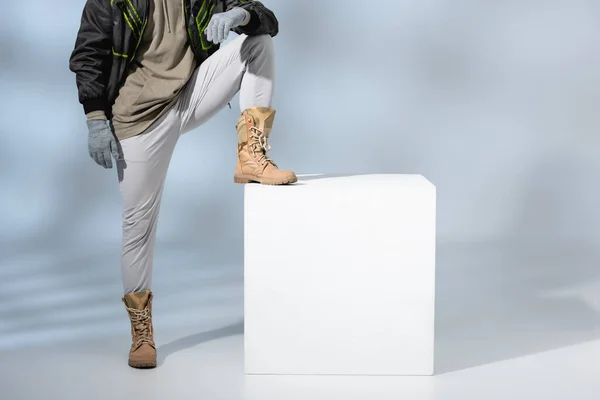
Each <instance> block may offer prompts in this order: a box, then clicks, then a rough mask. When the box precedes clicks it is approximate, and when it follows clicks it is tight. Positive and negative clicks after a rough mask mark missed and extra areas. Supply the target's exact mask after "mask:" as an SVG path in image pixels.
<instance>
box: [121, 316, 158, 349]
mask: <svg viewBox="0 0 600 400" xmlns="http://www.w3.org/2000/svg"><path fill="white" fill-rule="evenodd" d="M127 311H128V312H129V317H130V319H131V325H132V327H133V330H134V332H135V335H134V336H135V337H134V343H135V347H139V346H141V345H142V344H144V343H147V344H150V345H154V341H153V340H152V321H151V318H152V316H151V315H150V309H149V308H145V309H143V310H136V309H134V308H128V307H127Z"/></svg>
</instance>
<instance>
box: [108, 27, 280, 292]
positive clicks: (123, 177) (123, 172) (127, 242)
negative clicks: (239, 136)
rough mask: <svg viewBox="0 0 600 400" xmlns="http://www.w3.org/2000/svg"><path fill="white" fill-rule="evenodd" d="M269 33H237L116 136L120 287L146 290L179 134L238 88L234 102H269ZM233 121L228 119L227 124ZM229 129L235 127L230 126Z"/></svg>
mask: <svg viewBox="0 0 600 400" xmlns="http://www.w3.org/2000/svg"><path fill="white" fill-rule="evenodd" d="M274 79H275V66H274V48H273V39H272V38H271V37H270V36H268V35H260V36H246V35H240V36H239V37H237V38H235V39H234V40H232V41H231V42H230V43H229V44H227V45H226V46H224V47H222V48H221V49H219V50H218V51H217V52H216V53H215V54H213V55H212V56H211V57H210V58H208V59H207V60H206V61H204V62H203V63H202V64H201V65H200V67H198V68H197V69H196V71H195V72H194V74H193V76H192V77H191V78H190V81H189V82H188V84H187V85H186V87H185V88H184V89H183V90H182V92H181V94H180V95H179V98H178V100H177V102H176V103H175V104H174V105H173V106H172V107H171V109H170V110H169V111H167V112H166V113H165V114H164V115H163V116H162V117H161V118H160V119H158V120H157V121H156V122H155V123H154V124H152V125H151V126H150V127H149V128H148V129H147V130H146V131H145V132H144V133H142V134H141V135H138V136H134V137H132V138H128V139H124V140H121V141H120V143H119V144H120V148H121V149H120V150H121V153H122V154H121V158H122V159H121V160H118V161H117V171H118V176H119V186H120V191H121V197H122V201H123V244H122V245H123V248H122V256H121V272H122V279H123V289H124V292H125V293H126V294H127V293H131V292H137V291H141V290H146V289H148V290H150V289H151V285H152V269H153V262H154V243H155V239H156V227H157V222H158V216H159V210H160V203H161V197H162V192H163V187H164V182H165V177H166V175H167V169H168V167H169V163H170V160H171V156H172V154H173V150H174V149H175V145H176V143H177V140H178V139H179V136H180V135H181V134H183V133H186V132H189V131H191V130H193V129H195V128H197V127H199V126H200V125H202V124H203V123H205V122H206V121H208V120H209V119H210V118H211V117H212V116H214V115H215V114H216V113H217V112H218V111H220V110H221V109H222V108H223V107H225V106H226V105H227V103H229V102H230V101H231V99H232V98H233V96H235V94H236V93H237V92H238V91H239V92H240V108H241V110H242V111H243V110H245V109H247V108H251V107H271V99H272V96H273V85H274ZM235 123H237V117H236V121H232V127H233V126H234V125H235ZM232 134H235V130H233V129H232Z"/></svg>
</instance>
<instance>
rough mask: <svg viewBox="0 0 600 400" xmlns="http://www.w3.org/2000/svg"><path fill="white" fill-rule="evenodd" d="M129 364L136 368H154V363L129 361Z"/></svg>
mask: <svg viewBox="0 0 600 400" xmlns="http://www.w3.org/2000/svg"><path fill="white" fill-rule="evenodd" d="M129 366H130V367H131V368H136V369H152V368H156V363H132V362H130V363H129Z"/></svg>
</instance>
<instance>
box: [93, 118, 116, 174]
mask: <svg viewBox="0 0 600 400" xmlns="http://www.w3.org/2000/svg"><path fill="white" fill-rule="evenodd" d="M86 123H87V126H88V130H89V135H88V151H89V153H90V156H91V157H92V158H93V159H94V161H96V164H98V165H100V166H102V167H104V168H112V167H113V163H112V159H111V155H112V156H113V157H114V158H115V160H117V159H118V158H119V151H118V149H117V140H116V139H115V137H114V135H113V133H112V129H111V127H110V122H109V121H106V120H87V121H86Z"/></svg>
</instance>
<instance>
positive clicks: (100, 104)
mask: <svg viewBox="0 0 600 400" xmlns="http://www.w3.org/2000/svg"><path fill="white" fill-rule="evenodd" d="M81 104H82V105H83V111H84V112H85V113H86V114H89V113H91V112H93V111H105V110H106V101H105V100H104V99H89V100H84V101H82V102H81Z"/></svg>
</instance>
